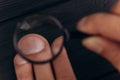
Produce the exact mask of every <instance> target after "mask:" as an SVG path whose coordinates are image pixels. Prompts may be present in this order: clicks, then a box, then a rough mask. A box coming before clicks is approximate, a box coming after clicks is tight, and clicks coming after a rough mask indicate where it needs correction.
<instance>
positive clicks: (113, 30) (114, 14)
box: [77, 0, 120, 71]
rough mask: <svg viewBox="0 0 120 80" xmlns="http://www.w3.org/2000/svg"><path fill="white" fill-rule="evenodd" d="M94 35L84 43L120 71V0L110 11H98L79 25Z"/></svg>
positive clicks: (82, 29)
mask: <svg viewBox="0 0 120 80" xmlns="http://www.w3.org/2000/svg"><path fill="white" fill-rule="evenodd" d="M77 28H78V30H79V31H82V32H84V33H87V34H91V35H92V36H91V37H89V38H87V39H84V40H83V42H82V43H83V45H84V46H85V47H87V48H88V49H90V50H92V51H94V52H96V53H98V54H99V55H100V56H102V57H104V58H105V59H107V60H108V61H110V62H111V63H112V64H113V65H114V67H115V68H116V69H117V70H118V71H120V0H118V1H117V2H116V4H115V5H113V7H112V8H111V10H110V13H96V14H92V15H90V16H87V17H85V18H83V19H82V20H81V21H80V22H79V23H78V26H77Z"/></svg>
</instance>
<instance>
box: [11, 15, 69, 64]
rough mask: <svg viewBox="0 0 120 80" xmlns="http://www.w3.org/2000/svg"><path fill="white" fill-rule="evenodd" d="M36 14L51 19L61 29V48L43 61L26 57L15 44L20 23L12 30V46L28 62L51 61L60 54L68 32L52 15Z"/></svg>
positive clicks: (40, 62)
mask: <svg viewBox="0 0 120 80" xmlns="http://www.w3.org/2000/svg"><path fill="white" fill-rule="evenodd" d="M37 15H38V16H41V17H44V18H47V19H50V20H52V21H53V22H55V23H56V25H57V26H58V27H59V28H60V29H61V31H62V33H63V37H64V39H63V44H62V45H61V48H60V50H59V52H58V53H57V54H56V55H54V56H53V57H52V58H50V59H47V60H44V61H34V60H31V59H29V58H27V57H26V56H25V55H23V53H22V51H21V50H19V48H18V46H17V45H18V44H17V30H18V29H19V27H20V25H19V26H17V27H16V29H15V32H14V35H13V44H14V48H15V50H16V51H17V52H18V54H19V55H20V56H21V57H22V58H24V59H25V60H27V61H28V62H30V63H33V64H45V63H48V62H51V61H53V60H55V59H56V58H57V57H58V56H59V55H60V54H61V51H62V49H63V47H64V43H65V41H66V40H67V38H68V34H67V33H68V32H67V30H66V29H64V28H63V26H62V24H61V23H60V22H59V21H58V20H57V19H56V18H54V17H52V16H49V15H39V14H37ZM23 21H24V19H23ZM50 49H51V51H52V53H53V50H52V48H51V47H50Z"/></svg>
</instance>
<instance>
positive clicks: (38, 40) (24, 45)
mask: <svg viewBox="0 0 120 80" xmlns="http://www.w3.org/2000/svg"><path fill="white" fill-rule="evenodd" d="M45 43H46V40H45V39H44V38H43V37H42V36H40V35H38V34H28V35H25V36H23V37H22V38H21V39H20V40H19V42H18V48H19V49H20V50H21V51H22V52H23V53H25V54H35V53H38V52H40V51H42V50H43V49H44V48H45Z"/></svg>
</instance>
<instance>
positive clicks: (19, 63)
mask: <svg viewBox="0 0 120 80" xmlns="http://www.w3.org/2000/svg"><path fill="white" fill-rule="evenodd" d="M15 63H16V64H18V65H22V64H25V63H27V61H25V60H24V59H23V58H21V57H20V56H19V55H17V56H16V57H15Z"/></svg>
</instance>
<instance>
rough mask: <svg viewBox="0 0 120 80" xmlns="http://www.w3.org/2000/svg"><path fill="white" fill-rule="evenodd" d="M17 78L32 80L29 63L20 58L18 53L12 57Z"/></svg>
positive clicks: (18, 79)
mask: <svg viewBox="0 0 120 80" xmlns="http://www.w3.org/2000/svg"><path fill="white" fill-rule="evenodd" d="M14 66H15V71H16V76H17V80H33V75H32V67H31V64H30V63H28V62H27V61H25V60H24V59H22V58H21V57H20V56H19V55H18V54H17V55H16V56H15V58H14Z"/></svg>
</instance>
